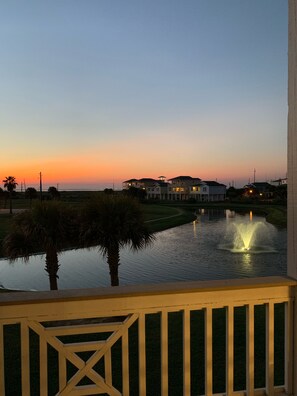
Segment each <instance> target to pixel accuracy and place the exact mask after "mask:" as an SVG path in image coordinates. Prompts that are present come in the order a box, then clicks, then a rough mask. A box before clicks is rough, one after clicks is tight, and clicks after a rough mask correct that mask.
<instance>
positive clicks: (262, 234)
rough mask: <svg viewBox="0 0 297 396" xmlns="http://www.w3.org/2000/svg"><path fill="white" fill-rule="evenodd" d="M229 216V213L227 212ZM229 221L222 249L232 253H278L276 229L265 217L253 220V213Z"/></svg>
mask: <svg viewBox="0 0 297 396" xmlns="http://www.w3.org/2000/svg"><path fill="white" fill-rule="evenodd" d="M227 216H228V213H227ZM229 218H230V219H231V220H230V221H229V222H228V223H227V228H226V236H225V240H224V242H223V243H222V244H220V245H219V248H220V249H223V250H229V251H230V252H232V253H276V252H277V251H276V250H275V248H274V243H273V240H274V237H275V232H276V230H275V229H273V228H271V227H269V224H267V223H266V221H265V219H263V220H256V221H254V220H253V213H252V212H250V214H249V216H242V217H241V218H239V219H238V217H235V218H233V216H232V214H231V215H230V216H229Z"/></svg>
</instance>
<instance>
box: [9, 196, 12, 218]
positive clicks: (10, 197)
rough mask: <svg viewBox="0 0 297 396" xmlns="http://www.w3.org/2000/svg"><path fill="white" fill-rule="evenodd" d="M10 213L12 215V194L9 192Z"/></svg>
mask: <svg viewBox="0 0 297 396" xmlns="http://www.w3.org/2000/svg"><path fill="white" fill-rule="evenodd" d="M9 213H10V214H12V194H11V191H9Z"/></svg>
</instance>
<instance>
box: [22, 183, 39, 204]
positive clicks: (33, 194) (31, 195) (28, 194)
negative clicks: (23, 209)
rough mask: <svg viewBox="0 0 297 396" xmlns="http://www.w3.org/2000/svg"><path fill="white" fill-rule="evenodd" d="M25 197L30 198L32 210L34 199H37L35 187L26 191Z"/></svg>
mask: <svg viewBox="0 0 297 396" xmlns="http://www.w3.org/2000/svg"><path fill="white" fill-rule="evenodd" d="M25 197H27V198H29V200H30V208H31V206H32V199H36V198H37V190H36V188H34V187H28V188H27V189H26V191H25Z"/></svg>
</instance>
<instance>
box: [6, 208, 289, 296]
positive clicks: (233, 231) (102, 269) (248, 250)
mask: <svg viewBox="0 0 297 396" xmlns="http://www.w3.org/2000/svg"><path fill="white" fill-rule="evenodd" d="M286 245H287V231H286V230H285V229H281V230H279V229H277V228H276V227H274V226H273V225H271V224H269V223H267V222H266V220H265V218H263V217H261V216H256V215H254V214H253V213H252V212H250V213H248V214H239V213H235V212H233V211H229V210H227V211H222V210H214V209H213V210H203V209H201V210H200V211H199V213H197V220H196V221H194V222H191V223H189V224H185V225H183V226H179V227H176V228H172V229H169V230H166V231H162V232H159V233H157V234H156V240H155V242H154V243H153V245H152V246H151V247H148V248H146V249H144V250H142V251H139V252H136V253H135V252H131V250H130V249H123V250H122V251H121V265H120V267H119V279H120V285H128V284H147V283H160V282H176V281H193V280H210V279H231V278H243V277H258V276H272V275H285V274H286V260H287V257H286V250H287V247H286ZM59 262H60V269H59V279H58V286H59V289H69V288H85V287H98V286H109V284H110V278H109V270H108V266H107V263H106V259H105V258H104V257H102V255H101V253H99V252H98V249H97V248H92V249H78V250H70V251H66V252H63V253H61V254H60V255H59ZM44 266H45V258H44V256H40V255H36V256H32V257H31V258H30V260H29V262H24V261H23V260H22V259H19V260H17V261H15V262H14V263H10V262H9V261H8V260H5V259H2V260H0V284H1V285H2V286H3V287H6V288H11V289H26V290H28V289H33V290H48V289H49V280H48V276H47V273H46V272H45V270H44Z"/></svg>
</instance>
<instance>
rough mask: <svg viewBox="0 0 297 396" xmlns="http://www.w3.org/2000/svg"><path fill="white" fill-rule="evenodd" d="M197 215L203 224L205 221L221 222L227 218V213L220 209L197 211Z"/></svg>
mask: <svg viewBox="0 0 297 396" xmlns="http://www.w3.org/2000/svg"><path fill="white" fill-rule="evenodd" d="M197 215H198V216H199V219H200V220H201V221H202V222H203V220H204V221H207V220H219V219H224V218H225V217H226V211H225V210H223V209H220V208H207V209H197Z"/></svg>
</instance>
